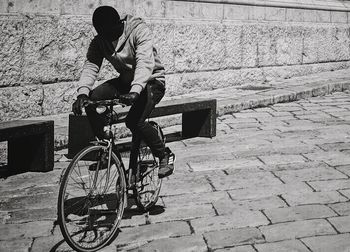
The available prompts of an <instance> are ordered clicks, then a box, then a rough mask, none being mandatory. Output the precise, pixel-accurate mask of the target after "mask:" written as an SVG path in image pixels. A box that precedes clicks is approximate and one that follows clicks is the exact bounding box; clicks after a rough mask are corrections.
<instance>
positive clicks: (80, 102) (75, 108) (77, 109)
mask: <svg viewBox="0 0 350 252" xmlns="http://www.w3.org/2000/svg"><path fill="white" fill-rule="evenodd" d="M89 100H90V99H89V97H88V96H87V95H86V94H80V95H78V96H77V100H76V101H75V102H74V103H73V105H72V112H73V113H74V115H81V114H82V108H83V107H84V103H85V102H87V101H89Z"/></svg>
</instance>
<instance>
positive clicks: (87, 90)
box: [77, 86, 90, 96]
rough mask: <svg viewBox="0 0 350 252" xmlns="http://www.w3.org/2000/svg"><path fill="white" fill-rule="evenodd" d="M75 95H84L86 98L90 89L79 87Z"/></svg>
mask: <svg viewBox="0 0 350 252" xmlns="http://www.w3.org/2000/svg"><path fill="white" fill-rule="evenodd" d="M77 93H78V95H81V94H86V95H87V96H89V93H90V88H88V87H86V86H82V87H79V88H78V90H77Z"/></svg>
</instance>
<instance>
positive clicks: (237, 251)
mask: <svg viewBox="0 0 350 252" xmlns="http://www.w3.org/2000/svg"><path fill="white" fill-rule="evenodd" d="M255 251H256V250H255V249H254V248H253V247H252V246H248V245H245V246H237V247H233V248H224V249H218V250H215V252H255Z"/></svg>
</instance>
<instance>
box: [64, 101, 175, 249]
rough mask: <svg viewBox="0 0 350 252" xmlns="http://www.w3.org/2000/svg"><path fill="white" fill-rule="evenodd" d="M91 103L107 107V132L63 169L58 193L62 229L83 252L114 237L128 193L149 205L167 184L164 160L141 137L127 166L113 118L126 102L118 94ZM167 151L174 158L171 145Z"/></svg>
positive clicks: (143, 205)
mask: <svg viewBox="0 0 350 252" xmlns="http://www.w3.org/2000/svg"><path fill="white" fill-rule="evenodd" d="M91 104H94V105H96V106H97V108H96V111H100V112H101V113H102V112H105V111H107V118H108V125H107V131H106V132H107V137H106V139H103V140H99V139H97V140H96V141H93V142H91V145H90V146H87V147H86V148H84V149H83V150H81V151H80V152H79V153H78V154H77V155H76V156H75V157H74V158H73V159H72V161H71V162H70V164H69V166H68V167H67V169H66V170H65V171H64V172H63V174H62V177H61V181H60V189H59V195H58V223H59V226H60V229H61V232H62V235H63V237H64V239H65V241H66V242H67V243H68V245H69V246H70V247H72V248H73V249H75V250H76V251H80V252H91V251H97V250H99V249H101V248H102V247H104V246H106V245H107V244H109V243H110V242H111V241H112V240H114V238H115V237H116V235H117V230H118V226H119V224H120V221H121V219H122V217H123V213H124V209H125V207H126V206H127V198H128V196H133V197H134V198H135V199H136V204H137V206H138V208H140V209H141V210H143V211H148V210H149V209H150V208H151V207H152V206H154V205H155V204H156V202H157V200H158V197H159V192H160V188H161V185H162V179H159V178H158V169H159V166H158V165H159V163H158V161H157V159H156V158H155V157H154V156H153V154H152V152H151V150H150V149H149V147H147V145H146V144H145V143H144V141H143V140H142V139H140V141H139V142H138V143H136V144H134V148H132V150H131V153H130V162H134V164H132V166H130V165H129V167H132V168H133V169H131V168H129V169H128V170H127V169H126V168H125V166H124V163H123V160H122V156H121V153H120V152H119V150H118V148H117V145H116V144H115V141H116V140H118V137H117V134H116V130H115V129H113V122H115V120H118V119H120V117H119V114H118V113H117V112H116V111H115V110H114V109H113V107H114V106H125V105H124V104H122V103H120V102H119V100H118V99H114V100H104V101H91V102H89V104H87V105H91ZM149 123H151V125H152V126H153V127H155V128H156V129H157V131H158V134H159V136H160V137H161V139H162V141H163V142H164V143H165V138H164V135H163V132H162V130H161V128H160V127H159V126H158V125H157V124H156V123H155V122H149ZM166 151H168V152H170V153H169V154H170V155H171V156H172V158H173V160H174V159H175V155H174V154H173V153H171V151H170V149H169V148H166ZM132 159H133V160H132ZM133 165H135V166H133ZM130 191H132V193H131V194H130V193H129V192H130Z"/></svg>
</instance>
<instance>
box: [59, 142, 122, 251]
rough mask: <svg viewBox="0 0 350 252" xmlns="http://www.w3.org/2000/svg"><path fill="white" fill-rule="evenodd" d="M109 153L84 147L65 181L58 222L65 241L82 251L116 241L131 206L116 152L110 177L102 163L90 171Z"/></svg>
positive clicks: (66, 173) (63, 179)
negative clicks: (124, 215) (123, 218)
mask: <svg viewBox="0 0 350 252" xmlns="http://www.w3.org/2000/svg"><path fill="white" fill-rule="evenodd" d="M106 150H107V148H106V147H105V146H101V145H95V146H88V147H86V148H84V149H83V150H81V151H80V152H79V153H78V154H77V155H76V156H75V157H74V158H73V160H72V161H71V163H70V164H69V166H68V168H67V169H66V170H65V171H64V173H63V176H62V178H61V184H60V189H59V195H58V223H59V226H60V229H61V232H62V235H63V237H64V239H65V241H66V242H67V243H68V245H69V246H70V247H71V248H73V249H74V250H76V251H79V252H93V251H97V250H99V249H101V248H102V247H104V246H106V245H107V244H108V243H109V242H110V241H112V239H113V238H114V237H115V235H116V234H117V230H118V226H119V223H120V221H121V219H122V217H123V212H124V208H125V205H126V203H127V197H126V181H125V175H124V170H123V168H122V167H121V164H120V161H119V159H118V158H117V156H116V155H115V154H114V153H112V158H111V160H112V162H111V165H110V170H109V174H108V169H101V167H102V166H101V162H98V163H97V164H98V166H99V168H97V169H96V170H90V167H91V164H92V163H96V161H97V160H99V158H101V155H103V153H106ZM107 178H108V179H107ZM114 186H115V188H114ZM68 190H71V191H69V192H68ZM70 196H71V197H70Z"/></svg>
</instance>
